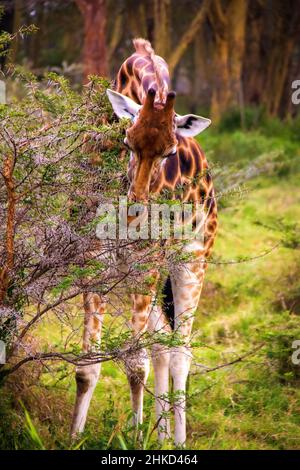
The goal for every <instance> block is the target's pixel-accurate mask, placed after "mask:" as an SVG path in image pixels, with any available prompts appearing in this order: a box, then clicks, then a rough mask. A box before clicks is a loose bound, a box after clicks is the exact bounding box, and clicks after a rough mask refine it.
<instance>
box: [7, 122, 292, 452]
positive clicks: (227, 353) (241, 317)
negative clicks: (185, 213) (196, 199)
mask: <svg viewBox="0 0 300 470" xmlns="http://www.w3.org/2000/svg"><path fill="white" fill-rule="evenodd" d="M271 130H272V129H271ZM271 130H270V128H267V129H265V132H260V133H259V132H257V131H251V132H247V133H244V132H241V131H239V130H236V131H233V132H228V131H227V132H226V131H223V132H221V133H215V134H214V133H212V132H211V131H209V132H207V134H206V135H205V133H204V134H203V138H201V139H200V140H201V143H202V146H203V148H204V149H205V150H206V151H207V154H208V158H209V159H210V161H213V162H215V164H216V163H218V165H216V166H215V171H216V184H217V187H218V190H219V191H222V190H224V187H228V186H230V184H231V181H234V178H233V180H232V175H233V174H237V172H238V174H239V175H240V176H239V181H238V183H241V184H242V186H241V187H242V190H241V191H238V192H233V193H231V195H227V196H226V197H223V198H221V199H220V201H219V205H220V209H221V210H220V217H219V223H220V228H219V233H218V238H217V242H216V247H215V262H212V263H211V265H210V267H209V270H208V272H207V277H206V283H205V288H204V291H203V295H202V300H201V302H200V305H199V309H198V314H197V317H196V320H195V327H194V333H195V336H194V341H195V342H197V341H198V346H196V347H195V348H194V358H195V363H197V364H204V365H206V366H208V367H215V366H219V365H222V364H226V363H228V362H232V361H236V362H234V363H233V364H231V365H228V366H227V367H221V368H218V369H216V370H215V371H210V372H207V373H203V368H201V366H199V365H198V366H197V365H196V364H194V365H193V367H192V373H191V376H190V380H189V397H188V436H189V437H188V442H187V448H190V449H296V448H299V447H300V390H299V382H300V366H294V365H293V364H292V363H291V354H292V352H293V350H292V342H293V340H295V339H300V325H299V314H300V291H299V287H300V281H299V272H300V268H299V246H300V240H299V226H298V227H297V226H296V225H295V222H296V221H298V220H299V219H300V204H299V202H300V189H299V171H298V170H299V168H298V163H297V158H298V159H299V156H300V150H299V147H300V146H299V143H297V142H296V141H293V139H292V138H291V136H290V135H288V134H287V131H285V132H279V131H277V132H276V133H275V134H273V135H272V132H271ZM274 135H276V136H275V137H274ZM227 168H230V170H227ZM253 168H254V171H253ZM249 175H250V176H249ZM251 175H252V176H251ZM255 175H256V176H255ZM235 182H236V181H235ZM278 244H279V245H278ZM267 252H269V253H268V254H265V253H267ZM245 258H250V259H248V260H245ZM252 258H255V259H252ZM232 260H233V261H234V262H233V263H231V261H232ZM236 261H240V262H236ZM66 334H67V330H66V331H65V332H64V335H66ZM39 335H40V338H43V341H49V342H50V343H53V342H55V341H57V340H58V337H59V336H60V335H58V328H57V323H56V322H55V320H48V321H47V322H46V323H44V324H43V325H41V327H40V329H39ZM199 344H200V345H199ZM247 354H248V355H247ZM244 355H246V356H245V357H244V358H243V359H242V360H238V359H239V358H240V357H243V356H244ZM68 371H69V369H68V368H67V369H66V368H65V367H63V366H60V367H58V366H57V367H56V370H55V371H54V373H53V372H52V373H51V372H49V371H47V370H46V369H44V370H40V368H39V367H35V369H33V368H32V367H28V368H27V369H26V370H25V369H24V370H23V371H22V372H20V373H19V374H18V375H17V376H16V377H15V378H14V379H10V380H11V382H12V383H10V384H8V385H6V386H5V387H4V388H2V390H1V392H0V393H1V395H0V396H1V406H0V423H1V424H0V442H1V444H0V445H1V448H41V447H45V448H50V449H54V448H58V449H60V448H69V447H70V444H69V442H68V438H67V434H68V427H69V422H70V417H71V410H72V403H73V400H74V390H75V387H74V380H73V377H68V376H67V377H66V374H67V372H68ZM29 377H30V379H29ZM149 387H150V388H152V387H153V377H152V375H151V377H150V381H149ZM19 398H21V399H22V400H23V402H24V404H25V406H26V409H27V410H28V412H29V415H30V417H28V416H27V420H26V418H25V414H24V410H23V408H22V406H21V405H20V403H19V401H18V400H19ZM130 413H131V412H130V401H129V390H128V387H127V385H126V380H125V376H124V374H123V372H122V371H121V370H120V369H119V368H118V366H116V365H114V364H111V363H106V364H104V365H103V367H102V374H101V380H100V381H99V384H98V386H97V389H96V392H95V395H94V398H93V401H92V406H91V410H90V414H89V419H88V423H87V430H86V432H85V434H84V436H83V438H84V439H85V441H84V442H83V443H79V447H81V448H85V449H105V448H132V447H134V446H135V445H136V444H135V442H134V439H133V437H132V435H133V433H132V432H131V431H130ZM145 415H146V421H147V422H148V423H149V422H150V425H149V426H148V425H145V433H144V434H146V435H147V433H148V435H149V434H150V432H149V431H151V430H152V426H153V425H154V423H155V418H154V403H153V398H152V396H150V395H148V394H146V398H145ZM35 430H36V433H35ZM144 445H145V447H147V448H156V446H157V443H156V441H155V432H153V433H152V434H151V435H150V437H149V439H148V438H147V439H146V440H145V442H144ZM166 447H168V448H171V447H172V444H171V443H168V444H167V445H166Z"/></svg>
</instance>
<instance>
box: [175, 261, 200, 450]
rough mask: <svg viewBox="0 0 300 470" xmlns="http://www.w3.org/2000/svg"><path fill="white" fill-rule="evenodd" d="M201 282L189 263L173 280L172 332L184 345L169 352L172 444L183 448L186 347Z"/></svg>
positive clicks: (188, 357) (196, 269)
mask: <svg viewBox="0 0 300 470" xmlns="http://www.w3.org/2000/svg"><path fill="white" fill-rule="evenodd" d="M203 278H204V266H203V263H200V262H197V261H195V262H191V263H188V264H186V265H185V266H184V267H183V268H180V269H178V271H177V272H176V273H174V274H173V276H172V290H173V298H174V309H175V319H174V328H175V331H178V332H179V333H180V335H181V337H182V339H183V340H184V343H185V344H184V345H182V346H177V347H174V348H172V350H171V359H170V372H171V376H172V378H173V390H174V394H175V398H174V400H175V402H174V415H175V444H176V445H184V444H185V441H186V382H187V377H188V374H189V369H190V365H191V359H192V354H191V350H190V347H189V341H190V336H191V332H192V326H193V316H194V313H195V311H196V309H197V306H198V302H199V298H200V294H201V288H202V283H203Z"/></svg>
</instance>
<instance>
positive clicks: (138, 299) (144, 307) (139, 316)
mask: <svg viewBox="0 0 300 470" xmlns="http://www.w3.org/2000/svg"><path fill="white" fill-rule="evenodd" d="M132 300H133V314H132V329H133V332H134V337H135V338H136V339H137V340H138V338H139V337H140V335H141V334H142V333H144V332H145V331H146V329H147V322H148V316H149V307H150V303H151V297H150V296H148V295H140V294H133V295H132ZM125 366H126V373H127V378H128V382H129V385H130V395H131V403H132V408H133V424H134V425H135V426H137V425H139V424H142V422H143V399H144V386H145V384H146V381H147V378H148V375H149V357H148V353H147V351H146V349H139V350H138V351H136V352H134V353H132V354H130V356H128V357H127V358H126V361H125Z"/></svg>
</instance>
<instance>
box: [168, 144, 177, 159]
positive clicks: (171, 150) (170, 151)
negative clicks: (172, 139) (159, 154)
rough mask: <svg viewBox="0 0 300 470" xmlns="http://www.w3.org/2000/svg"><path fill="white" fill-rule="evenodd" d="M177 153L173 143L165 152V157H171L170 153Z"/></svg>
mask: <svg viewBox="0 0 300 470" xmlns="http://www.w3.org/2000/svg"><path fill="white" fill-rule="evenodd" d="M176 153H177V146H176V145H174V147H172V148H171V149H170V150H169V151H168V152H167V153H166V154H165V157H171V156H172V155H176Z"/></svg>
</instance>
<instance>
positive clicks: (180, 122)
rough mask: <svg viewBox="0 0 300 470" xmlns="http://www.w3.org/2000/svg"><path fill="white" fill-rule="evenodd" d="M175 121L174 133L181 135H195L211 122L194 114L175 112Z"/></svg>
mask: <svg viewBox="0 0 300 470" xmlns="http://www.w3.org/2000/svg"><path fill="white" fill-rule="evenodd" d="M175 121H176V126H177V129H176V134H178V135H181V136H182V137H195V136H196V135H198V134H200V132H202V131H204V129H206V128H207V127H208V126H209V125H210V124H211V120H210V119H207V118H204V117H201V116H196V115H195V114H186V115H185V116H180V115H179V114H176V117H175Z"/></svg>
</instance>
